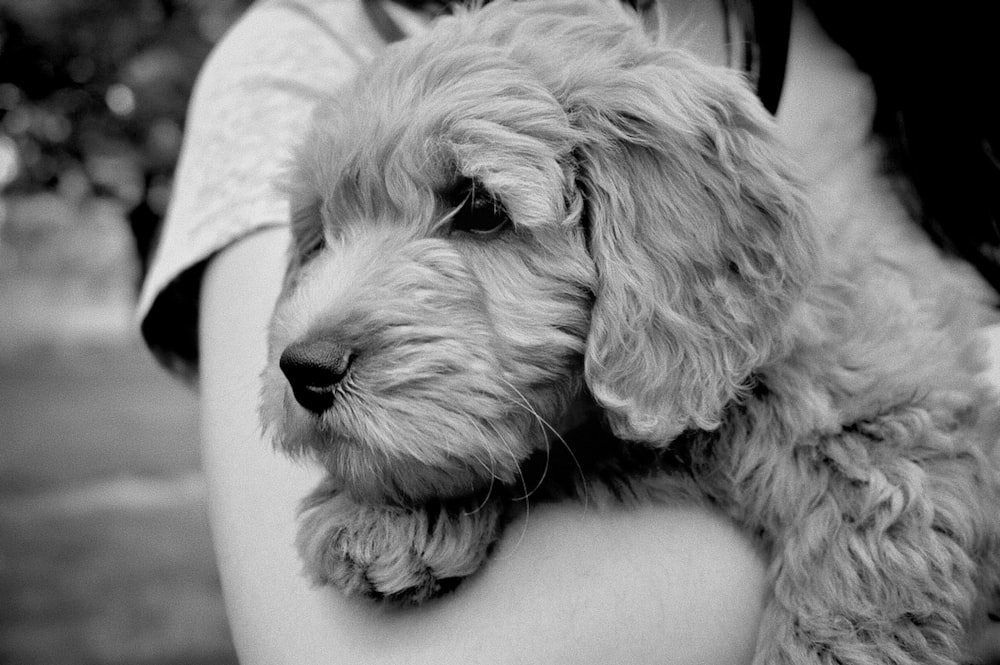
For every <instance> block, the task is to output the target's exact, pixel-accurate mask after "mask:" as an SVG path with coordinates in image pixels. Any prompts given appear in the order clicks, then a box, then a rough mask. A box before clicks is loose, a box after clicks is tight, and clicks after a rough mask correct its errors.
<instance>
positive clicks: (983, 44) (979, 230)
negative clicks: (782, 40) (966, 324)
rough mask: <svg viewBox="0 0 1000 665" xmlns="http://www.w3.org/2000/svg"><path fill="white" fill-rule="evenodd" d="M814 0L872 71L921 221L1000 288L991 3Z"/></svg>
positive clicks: (881, 117)
mask: <svg viewBox="0 0 1000 665" xmlns="http://www.w3.org/2000/svg"><path fill="white" fill-rule="evenodd" d="M811 6H812V7H813V8H814V10H815V12H816V15H817V17H818V18H819V20H820V22H821V23H822V25H823V27H824V28H825V29H826V30H827V32H828V33H829V34H830V35H831V37H832V38H833V39H835V40H836V41H837V42H838V43H840V44H841V45H842V46H843V47H844V48H845V49H846V50H847V51H848V52H849V53H850V54H851V55H852V56H853V57H854V58H855V60H856V61H857V63H858V66H859V67H860V68H861V69H862V70H864V71H866V72H867V73H868V74H870V75H871V77H872V80H873V82H874V84H875V90H876V94H877V97H878V110H877V115H876V129H877V131H879V132H880V133H881V134H882V135H883V136H885V137H886V138H887V139H889V142H890V144H891V145H892V147H893V148H894V153H895V157H896V160H895V161H896V163H897V164H898V165H899V166H900V167H901V168H902V170H903V171H904V172H905V174H906V175H908V176H909V177H910V179H911V181H912V182H913V184H914V186H915V187H916V190H917V193H918V195H919V198H920V203H921V204H922V206H921V208H922V209H921V211H920V219H921V221H922V223H923V225H924V227H925V228H926V229H927V230H928V231H929V232H930V234H931V236H932V237H933V238H934V240H935V241H937V242H938V243H939V244H940V245H941V246H942V247H944V248H945V249H947V250H949V251H951V252H953V253H955V254H958V255H960V256H962V257H964V258H966V259H967V260H968V261H970V262H971V263H972V264H973V265H975V266H976V268H978V269H979V271H980V272H981V273H982V274H983V276H984V277H986V278H987V279H988V280H989V281H990V283H991V284H992V285H993V286H994V288H998V289H1000V228H998V224H1000V103H998V102H997V94H996V88H997V76H998V74H1000V49H997V48H996V40H995V34H994V33H995V32H996V21H995V19H994V18H993V17H992V11H990V10H991V9H992V5H991V3H987V2H978V1H976V0H957V1H956V2H951V3H949V4H948V5H947V7H944V8H943V7H942V6H941V5H940V4H933V3H919V2H918V3H913V2H908V1H906V0H876V2H874V3H873V2H871V0H811Z"/></svg>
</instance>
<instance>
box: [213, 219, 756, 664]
mask: <svg viewBox="0 0 1000 665" xmlns="http://www.w3.org/2000/svg"><path fill="white" fill-rule="evenodd" d="M286 242H287V235H286V231H284V230H268V231H262V232H258V233H256V234H254V235H251V236H249V237H248V238H245V239H243V240H241V241H239V242H237V243H236V244H235V245H233V246H232V247H230V248H229V249H227V250H225V251H223V252H222V253H221V254H220V255H219V256H217V257H216V258H214V259H213V260H212V262H211V263H210V266H209V269H208V271H207V274H206V277H205V282H204V286H203V292H202V306H201V307H202V308H201V332H200V343H201V395H202V397H201V400H202V419H203V423H202V434H203V446H204V467H205V471H206V474H207V478H208V483H209V499H210V508H211V517H212V525H213V533H214V538H215V547H216V551H217V555H218V562H219V567H220V571H221V576H222V583H223V590H224V593H225V597H226V603H227V607H228V611H229V617H230V623H231V625H232V628H233V635H234V639H235V642H236V646H237V649H238V652H239V655H240V658H241V662H242V663H244V665H255V664H258V663H259V664H266V665H281V664H283V663H288V664H290V665H311V664H313V663H324V664H326V665H330V664H335V663H350V664H352V665H359V664H363V663H433V664H434V665H441V664H443V663H450V662H454V663H462V664H469V663H573V664H575V665H581V664H585V663H591V662H592V663H601V664H602V665H606V664H607V663H637V664H639V663H647V662H648V663H658V664H663V663H714V664H719V665H724V664H725V663H742V662H749V660H750V657H751V655H752V653H753V648H754V645H755V640H756V633H757V627H758V623H759V614H760V606H761V603H762V601H763V598H764V591H765V589H764V587H765V582H764V579H765V574H764V565H763V562H762V559H761V558H760V557H759V556H758V554H757V553H756V552H755V551H754V549H753V548H752V546H751V545H750V542H749V541H748V540H747V538H746V537H745V536H744V535H742V534H740V533H739V532H738V531H737V530H736V528H735V527H734V526H732V525H730V524H729V523H728V522H726V521H725V520H724V518H722V517H721V516H718V515H715V514H712V513H710V512H707V511H704V510H700V509H694V508H681V507H664V506H660V507H652V506H651V507H648V508H643V509H638V510H624V509H623V510H618V511H608V512H599V511H596V510H594V509H589V510H585V509H584V508H583V507H582V506H578V505H575V504H564V505H555V506H546V507H535V508H534V509H533V510H532V511H531V515H530V518H529V519H528V520H527V522H524V521H521V522H515V523H514V524H512V525H511V526H510V527H509V528H508V531H507V533H506V536H505V539H504V541H503V543H502V546H501V547H500V548H499V551H498V552H497V553H496V554H495V555H494V556H493V557H491V559H490V560H489V561H488V562H487V564H486V566H485V568H484V570H483V571H482V572H481V573H480V574H478V575H476V576H474V577H473V578H470V579H469V580H466V581H465V582H464V583H463V584H462V585H460V586H459V588H458V591H457V592H455V593H454V594H453V595H450V596H448V597H446V598H445V599H443V600H441V601H436V602H433V603H431V604H429V605H425V606H423V607H420V608H417V609H411V610H396V611H387V610H385V609H384V608H381V607H379V606H377V605H375V604H372V603H369V602H367V601H362V600H351V599H346V598H344V597H342V596H340V595H339V594H338V593H337V592H336V591H334V590H332V589H329V588H315V587H310V586H309V584H308V583H307V581H306V579H305V578H304V577H303V576H302V575H300V569H301V566H300V563H299V561H298V559H297V554H296V552H295V550H294V544H293V543H294V537H295V512H296V506H297V503H298V502H299V500H300V499H301V498H302V497H303V496H304V495H305V494H306V493H307V492H308V491H309V490H310V489H311V487H312V486H313V484H314V483H315V482H316V481H317V480H318V479H319V474H318V472H317V471H316V470H315V469H313V468H310V467H309V466H308V465H305V464H302V463H293V462H291V461H289V460H288V459H287V458H285V457H283V456H282V455H281V454H280V453H276V452H275V451H273V450H272V448H271V445H270V444H269V443H267V442H265V441H264V440H263V439H262V437H261V434H260V428H259V425H258V418H257V413H256V410H257V404H258V391H259V379H258V376H259V374H260V371H261V369H262V367H263V363H264V357H265V335H266V325H267V320H268V317H269V315H270V311H271V308H272V306H273V304H274V301H275V298H276V297H277V293H278V288H279V285H280V282H281V275H282V272H283V257H284V247H285V244H286Z"/></svg>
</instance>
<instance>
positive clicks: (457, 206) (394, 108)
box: [262, 0, 812, 500]
mask: <svg viewBox="0 0 1000 665" xmlns="http://www.w3.org/2000/svg"><path fill="white" fill-rule="evenodd" d="M292 181H293V188H294V197H293V198H294V201H295V215H294V220H293V225H292V233H293V238H294V243H293V250H292V256H291V259H290V263H289V270H288V275H287V279H286V283H285V288H284V292H283V295H282V298H281V300H280V302H279V304H278V306H277V308H276V311H275V315H274V320H273V324H272V329H271V336H270V357H269V366H268V369H267V370H266V371H265V375H264V406H263V410H262V413H263V419H264V422H265V425H266V426H267V428H268V429H269V430H270V431H271V433H272V435H273V436H274V438H275V440H276V441H277V442H278V443H279V444H280V445H281V446H282V447H283V448H284V449H285V450H287V451H289V452H293V453H305V452H308V453H309V454H312V455H315V456H316V457H317V458H318V459H319V460H320V461H322V463H323V464H324V465H325V466H326V467H327V468H328V469H329V470H330V472H331V474H332V475H333V476H334V477H336V478H339V479H341V480H342V482H343V484H344V487H345V488H346V489H347V490H348V491H350V492H351V493H352V494H355V495H356V496H358V497H361V498H378V499H399V500H403V499H405V500H420V499H424V498H428V497H431V496H451V495H459V494H467V493H471V492H474V491H477V490H479V489H482V488H483V487H485V486H487V485H488V484H489V483H491V482H493V481H494V480H499V481H500V482H511V481H513V480H514V479H515V477H516V473H517V470H518V466H519V464H520V463H521V462H522V461H523V460H524V459H525V458H526V457H527V456H528V455H529V454H530V453H532V452H533V451H535V450H536V449H538V448H540V447H541V446H544V445H545V444H546V442H547V440H548V438H549V437H550V436H551V435H552V434H553V431H554V430H557V429H559V428H560V427H561V426H562V425H563V424H565V420H566V418H567V416H568V414H569V412H570V410H571V407H572V405H573V404H574V403H575V401H576V400H577V399H578V398H580V396H581V394H583V393H584V391H585V390H588V391H589V393H590V394H591V395H592V396H593V399H594V400H595V401H596V403H597V404H598V405H600V406H601V407H602V408H603V409H604V411H605V412H606V414H607V417H608V419H609V422H610V424H611V426H612V427H613V429H614V430H615V432H616V434H617V435H618V436H620V437H622V438H624V439H629V440H637V441H646V442H652V443H655V444H661V445H662V444H666V443H669V441H670V440H671V439H672V438H673V437H675V436H676V435H677V434H678V433H680V432H681V431H682V430H684V429H686V428H691V427H696V428H712V427H714V426H716V425H717V424H718V419H719V417H720V413H721V412H722V410H723V407H724V405H725V404H726V403H728V402H729V401H731V400H732V399H734V398H735V397H737V396H738V395H739V394H740V392H741V390H743V389H744V388H745V387H746V384H747V382H748V380H749V379H750V377H751V375H752V373H753V372H754V370H755V369H756V368H758V367H759V366H761V365H762V364H764V363H766V362H767V361H768V360H769V359H772V358H774V357H775V355H776V354H778V353H780V350H781V347H782V344H783V340H784V337H785V329H786V327H787V326H786V323H787V320H788V317H789V313H790V310H791V308H792V306H793V305H794V303H795V302H797V301H798V300H799V298H800V294H801V291H802V288H803V285H804V282H805V281H806V278H807V274H808V272H809V270H810V262H811V255H812V235H811V229H810V228H809V225H808V223H807V221H806V219H805V218H804V215H803V209H802V205H801V201H800V197H799V192H798V189H797V187H796V186H795V184H794V182H793V180H792V179H791V178H790V177H789V172H788V169H787V168H786V166H785V164H784V161H783V159H782V157H781V155H780V153H779V151H777V150H776V149H775V148H774V145H773V140H772V138H771V136H770V125H769V120H768V119H767V118H766V115H765V113H764V112H763V111H762V110H761V108H760V107H759V104H758V103H757V102H756V100H755V98H753V96H752V94H751V93H749V92H748V91H747V89H746V88H745V85H744V84H743V83H742V81H740V80H739V78H738V76H737V75H735V74H733V73H730V72H727V71H724V70H721V69H717V68H711V67H707V66H705V65H703V64H701V63H699V62H698V61H697V60H695V59H693V58H692V57H690V56H688V55H686V54H685V53H683V52H681V51H678V50H676V49H673V48H670V47H667V46H662V45H656V44H654V43H651V42H650V41H649V40H648V39H647V38H646V37H645V36H644V34H643V32H642V30H641V28H640V27H639V23H638V21H637V19H636V17H634V16H631V15H630V14H628V13H627V12H626V10H623V9H621V8H619V7H617V6H616V5H615V4H613V3H608V4H604V3H601V2H597V1H590V2H575V1H567V2H552V1H542V0H536V1H533V2H518V3H512V2H506V1H504V0H500V1H499V2H496V3H493V4H491V5H489V6H487V7H486V8H484V9H481V10H477V11H474V12H470V13H462V14H461V15H459V16H457V17H453V18H445V19H442V20H441V21H439V22H438V24H437V25H436V26H435V27H434V28H433V29H432V30H430V32H429V33H428V34H426V35H425V36H422V37H420V38H416V39H412V40H409V41H406V42H403V43H400V44H398V45H395V46H393V47H391V48H389V49H388V51H387V52H386V54H385V55H384V56H383V57H382V58H380V59H379V61H378V62H377V63H376V64H374V65H373V66H372V67H371V68H369V69H368V70H367V71H366V72H365V73H364V74H362V75H361V76H360V77H359V79H358V82H357V83H356V84H355V86H354V87H353V89H352V90H351V91H350V92H347V93H344V94H343V95H342V101H341V102H340V103H337V104H331V105H328V106H325V107H323V108H322V109H321V110H320V112H319V113H318V114H317V116H316V122H315V125H314V127H313V129H312V133H311V135H310V137H309V139H308V141H307V142H306V143H305V144H304V147H303V149H302V150H301V151H300V154H299V155H298V159H297V161H296V165H295V169H294V173H293V177H292Z"/></svg>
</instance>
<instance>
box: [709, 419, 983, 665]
mask: <svg viewBox="0 0 1000 665" xmlns="http://www.w3.org/2000/svg"><path fill="white" fill-rule="evenodd" d="M944 420H945V419H944V418H941V417H937V416H935V415H933V414H932V413H931V412H930V411H929V410H927V409H921V408H916V407H913V408H910V407H899V408H898V409H897V410H896V412H895V413H892V414H889V415H884V416H881V417H879V418H875V419H872V420H870V421H866V422H863V423H855V424H853V425H851V426H848V427H844V428H843V430H842V431H841V432H839V433H831V434H826V435H817V436H816V437H813V438H812V440H801V439H800V440H799V442H798V444H796V445H794V446H787V445H784V444H783V442H781V441H777V440H773V439H772V440H768V441H762V440H761V441H753V440H752V438H750V439H747V438H744V439H743V441H742V442H740V447H741V448H742V450H741V451H739V452H737V450H736V447H734V448H733V450H732V451H730V452H728V453H726V456H727V457H728V458H729V461H730V463H731V466H730V467H729V468H728V469H727V475H728V476H729V478H731V479H735V480H736V481H737V482H736V483H735V485H734V487H736V488H737V489H736V495H734V496H732V497H730V498H731V500H732V502H733V503H732V505H734V506H738V508H737V509H736V511H737V514H738V516H739V518H740V520H741V521H743V522H744V523H745V524H746V526H747V527H749V528H752V529H756V530H757V531H758V532H761V533H764V534H766V537H767V540H768V541H769V545H770V546H771V548H772V549H771V556H772V564H771V569H770V577H771V582H772V584H773V594H772V597H771V600H770V601H769V604H768V606H767V607H766V609H765V613H764V617H763V623H762V626H761V630H760V637H759V643H758V653H757V657H756V660H755V661H754V662H755V663H756V664H757V665H764V664H768V665H774V664H787V665H801V664H803V663H838V664H841V665H848V664H853V665H862V664H864V665H875V664H883V663H892V664H897V665H902V664H907V665H916V664H917V663H920V664H925V665H926V664H929V663H930V664H939V665H945V664H948V665H953V664H954V663H956V662H958V661H959V659H960V658H961V648H962V646H963V645H962V644H961V642H962V640H963V636H964V634H965V630H966V628H967V627H968V622H969V619H970V614H971V612H972V611H973V608H974V606H975V602H976V596H977V594H978V593H980V592H981V591H982V590H981V589H979V588H978V587H979V586H980V585H981V584H983V583H984V581H986V580H987V579H988V578H989V577H990V574H989V569H990V568H991V567H992V566H996V565H997V558H996V557H997V549H998V545H1000V543H998V536H997V533H998V526H1000V524H998V523H1000V514H998V513H997V508H996V504H995V503H993V502H995V500H996V496H997V493H996V471H995V469H992V468H991V466H990V464H989V463H988V462H987V460H986V458H985V456H984V455H983V454H981V452H980V450H979V446H978V445H977V444H975V443H972V442H970V441H971V440H974V439H975V437H976V435H975V434H974V433H972V432H970V431H969V430H968V429H967V428H966V427H965V426H963V424H962V423H960V422H957V420H955V419H952V421H951V422H943V421H944ZM779 446H783V450H782V452H778V451H777V450H776V447H779ZM737 455H739V458H737V457H736V456H737ZM730 474H731V475H730ZM740 513H742V514H740Z"/></svg>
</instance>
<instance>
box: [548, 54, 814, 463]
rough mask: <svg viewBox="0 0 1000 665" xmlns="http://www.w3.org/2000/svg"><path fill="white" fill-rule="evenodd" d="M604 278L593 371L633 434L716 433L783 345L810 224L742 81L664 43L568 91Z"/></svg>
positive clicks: (599, 395) (809, 251) (602, 397)
mask: <svg viewBox="0 0 1000 665" xmlns="http://www.w3.org/2000/svg"><path fill="white" fill-rule="evenodd" d="M566 105H567V106H566V107H567V109H568V111H569V113H570V116H571V118H574V119H575V120H574V124H576V125H577V126H578V127H579V128H580V129H582V130H583V131H584V132H586V133H587V135H588V136H589V139H588V141H589V142H588V143H587V144H586V145H583V146H581V147H580V148H579V150H578V158H579V161H580V166H579V167H580V176H579V181H580V187H581V189H582V191H583V194H584V197H585V200H586V201H587V202H588V211H587V218H586V222H587V223H589V225H590V226H589V233H590V250H591V253H592V256H593V260H594V261H595V263H596V266H597V271H598V287H597V290H596V293H595V302H594V306H593V314H592V322H591V331H590V337H589V339H588V343H587V351H586V378H587V381H588V384H589V387H590V390H591V392H592V393H593V395H594V397H595V398H596V399H597V400H598V402H599V403H601V404H602V405H603V406H604V407H605V409H606V410H607V412H608V414H609V418H610V422H611V425H612V427H613V429H614V431H615V433H616V434H617V435H618V436H619V437H622V438H625V439H630V440H642V441H650V442H657V443H663V444H665V443H667V442H669V441H670V440H672V439H673V438H674V437H675V436H676V435H677V434H679V433H680V432H681V431H683V430H684V429H687V428H690V427H697V428H704V429H711V428H713V427H716V426H718V424H719V419H720V416H721V412H722V410H723V408H724V406H725V405H726V403H727V402H729V401H731V400H732V399H734V398H736V397H738V396H739V395H740V393H741V391H743V390H745V389H747V387H748V384H749V382H750V381H751V380H752V373H753V372H754V370H755V369H756V368H758V367H760V366H761V365H762V364H763V363H765V362H767V361H768V360H769V359H771V358H773V357H774V356H775V354H776V353H779V352H780V349H781V348H782V342H783V340H784V338H785V337H786V334H785V332H786V331H785V328H786V322H787V319H788V317H789V313H790V310H791V308H792V306H793V305H794V303H796V302H797V301H798V300H799V298H800V295H801V292H802V289H803V287H804V284H805V282H806V281H807V277H808V274H809V273H810V269H811V264H812V256H813V254H814V251H813V242H814V241H813V230H812V228H811V226H810V224H811V222H810V220H809V219H807V215H806V214H805V209H804V205H803V203H802V200H801V197H800V193H799V187H798V186H797V184H796V183H795V181H794V179H793V178H792V177H791V175H790V170H789V169H788V167H787V166H786V165H785V163H784V160H783V157H782V154H781V152H780V151H779V150H778V149H776V146H775V141H774V140H773V139H772V137H771V127H770V124H771V123H770V118H769V117H768V116H767V115H766V113H765V112H764V111H763V109H762V108H761V107H760V104H759V102H757V100H756V98H755V97H753V95H752V93H750V92H749V91H748V90H747V89H746V86H745V85H744V84H743V82H742V80H740V79H738V78H737V77H736V75H734V74H731V73H728V72H725V71H723V70H720V69H718V68H712V67H707V66H705V65H703V64H701V63H699V62H698V61H695V60H694V59H693V58H691V57H689V56H687V55H685V54H683V53H681V52H676V51H672V50H671V51H668V50H665V49H661V50H660V51H658V52H656V53H652V54H647V55H646V56H645V58H644V60H643V61H640V62H639V64H636V63H635V60H633V61H632V63H630V64H626V65H623V66H622V67H621V68H620V69H618V71H611V70H609V71H608V72H606V75H604V76H601V77H591V78H590V80H588V81H586V82H585V83H584V84H583V85H580V86H578V87H576V89H575V90H574V91H573V92H572V94H571V95H570V96H569V97H567V98H566Z"/></svg>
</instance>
